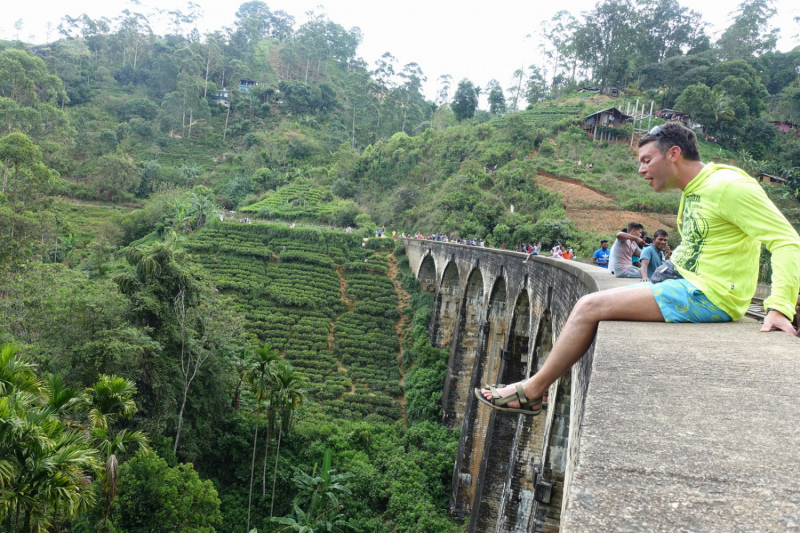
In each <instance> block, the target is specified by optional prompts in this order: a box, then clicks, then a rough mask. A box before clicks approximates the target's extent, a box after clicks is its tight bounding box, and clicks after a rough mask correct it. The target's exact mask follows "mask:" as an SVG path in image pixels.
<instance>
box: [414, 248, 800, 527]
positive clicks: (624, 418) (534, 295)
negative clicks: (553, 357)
mask: <svg viewBox="0 0 800 533" xmlns="http://www.w3.org/2000/svg"><path fill="white" fill-rule="evenodd" d="M404 244H405V249H406V255H407V257H408V261H409V265H410V267H411V269H412V271H413V272H414V273H415V275H416V277H417V279H418V281H419V285H420V288H421V289H422V290H424V291H429V292H432V293H433V294H434V309H433V314H432V317H431V324H430V337H431V340H432V342H433V343H434V345H436V346H438V347H441V348H449V350H450V356H449V362H448V371H447V377H446V382H445V384H444V393H443V398H442V411H443V422H444V424H446V425H447V426H448V427H450V428H451V429H457V428H460V430H461V434H460V435H461V437H460V442H459V449H458V456H457V459H456V463H455V466H454V470H453V481H452V491H451V499H450V511H451V515H452V516H453V517H454V518H455V519H457V520H463V521H468V523H469V526H468V527H469V531H470V532H496V533H505V532H508V533H511V532H557V531H591V532H596V531H681V529H680V528H679V527H676V526H680V525H684V526H686V527H687V528H688V529H684V530H686V531H694V530H697V531H723V530H725V531H727V530H729V531H738V530H739V529H735V528H733V527H731V528H727V527H721V526H720V524H724V523H726V522H725V521H726V520H727V521H728V522H729V523H731V524H740V523H743V524H750V525H753V524H754V522H753V520H754V517H753V516H751V514H752V513H748V511H747V509H751V510H752V507H748V506H749V505H752V502H750V503H748V504H747V505H742V502H745V501H747V496H745V494H744V493H743V488H742V486H741V485H740V483H739V482H740V481H741V480H742V479H743V476H744V475H745V474H747V473H750V474H753V475H756V474H757V473H759V474H760V475H759V476H758V477H756V478H755V481H754V483H755V485H757V486H754V487H752V492H753V493H754V494H757V495H758V496H759V497H762V498H766V499H768V500H769V499H770V498H771V497H773V498H775V499H777V500H780V501H781V504H780V505H776V506H775V503H774V500H770V501H771V502H772V505H774V506H775V508H774V509H772V512H771V516H770V518H769V527H765V526H764V525H763V523H762V521H763V520H764V519H765V517H764V516H763V515H762V516H760V517H759V519H758V522H757V523H759V524H761V525H753V527H754V528H755V529H741V530H742V531H745V530H753V531H772V530H775V531H783V530H784V529H781V527H783V526H782V525H781V524H784V523H785V524H790V523H795V524H800V482H798V481H796V480H797V479H800V473H797V474H798V476H797V477H794V478H793V479H790V477H785V476H784V477H782V478H781V479H782V481H781V482H777V483H776V482H775V480H772V479H771V477H770V476H766V477H767V478H770V479H769V480H767V479H765V476H764V475H763V471H759V467H758V466H757V465H759V464H761V463H762V462H763V461H764V460H767V457H766V456H762V460H761V461H759V460H754V461H752V462H746V461H744V460H743V459H742V458H744V457H745V456H748V457H750V456H752V453H753V452H754V451H755V450H760V451H762V452H764V453H773V452H774V453H777V455H774V456H772V457H771V460H772V461H775V460H777V457H780V458H783V459H784V460H786V461H787V462H792V460H791V457H794V461H793V462H794V467H793V470H795V471H800V466H799V465H798V464H797V461H796V459H797V457H798V456H800V430H797V429H796V428H800V408H798V407H797V405H799V404H800V402H794V404H793V405H791V406H789V405H786V404H785V402H784V403H782V404H781V405H778V406H773V407H774V408H773V409H772V410H767V411H768V412H769V413H770V415H771V416H774V417H776V418H777V417H783V421H782V425H783V424H791V423H794V428H795V429H793V430H791V431H788V436H787V434H786V431H778V434H779V436H783V437H784V438H785V439H788V440H784V441H781V440H780V439H777V440H774V439H772V440H771V439H770V437H768V435H769V434H770V432H766V433H764V432H761V433H758V432H755V433H754V432H753V431H752V429H753V427H752V423H753V420H752V417H750V416H747V415H746V414H745V413H746V410H742V409H738V408H737V407H736V405H737V404H741V402H742V394H747V392H748V391H749V392H751V393H752V394H753V401H754V402H755V398H759V397H761V395H763V394H764V393H765V392H764V389H765V387H766V385H765V384H766V383H772V384H775V383H774V382H773V381H772V380H775V379H777V378H776V375H779V374H781V372H779V369H780V368H781V366H782V365H783V364H786V365H789V366H791V367H792V368H793V371H792V372H790V373H788V374H786V373H784V374H783V375H782V377H781V378H780V379H778V381H779V382H780V385H781V386H783V387H788V388H793V389H794V393H795V397H796V395H797V394H798V393H800V340H796V339H793V338H792V337H790V336H788V335H785V334H777V333H774V334H769V336H768V337H769V340H770V344H769V345H768V346H767V347H766V348H765V346H764V342H763V339H764V337H760V336H759V334H758V333H757V330H758V327H757V325H756V324H754V323H749V322H747V321H740V322H738V323H735V324H725V325H703V324H697V325H695V324H682V325H668V324H638V323H630V322H627V323H623V322H604V323H602V324H601V325H600V328H599V330H598V336H597V339H596V341H595V343H593V345H592V347H590V349H589V352H587V354H586V356H585V357H583V358H582V359H581V361H580V362H578V363H577V364H575V365H574V366H573V367H572V369H571V370H570V371H568V372H567V373H565V374H564V375H563V376H561V378H560V379H559V380H558V381H557V382H556V383H554V384H553V386H552V387H551V389H550V393H549V408H548V409H547V411H545V412H544V413H543V414H542V415H540V416H537V417H526V416H522V415H508V414H503V413H497V412H495V411H493V410H491V409H488V408H487V407H485V406H482V405H480V403H479V402H477V401H476V400H475V399H474V397H473V395H472V390H473V388H474V387H477V386H483V385H485V384H493V383H513V382H516V381H520V380H522V379H525V378H526V377H528V376H530V375H532V373H533V372H535V371H536V370H537V369H539V368H540V367H541V365H542V364H543V363H544V361H545V360H546V359H547V357H548V354H549V353H550V349H551V347H552V345H553V343H554V341H555V339H556V338H557V337H558V335H559V333H560V331H561V329H562V327H563V325H564V323H565V321H566V319H567V317H568V315H569V313H570V311H571V310H572V307H573V306H574V304H575V303H576V302H577V300H578V299H579V298H580V297H581V296H583V295H586V294H589V293H591V292H594V291H597V290H604V289H608V288H613V287H617V286H624V285H627V284H631V283H635V281H632V280H618V279H615V278H614V277H613V276H611V275H610V274H609V273H608V272H607V271H606V270H603V269H600V268H598V267H594V266H591V265H586V264H582V263H578V262H574V261H564V260H560V259H551V258H546V257H533V258H531V260H530V261H528V262H527V263H525V262H523V259H524V255H523V254H519V253H516V252H510V251H505V250H494V249H486V248H478V247H471V246H462V245H457V244H452V243H438V242H432V241H426V240H416V239H405V240H404ZM681 338H683V339H685V340H686V342H685V344H686V345H687V346H689V345H691V344H692V343H694V344H695V347H696V345H698V344H699V348H698V349H695V350H683V351H679V350H673V349H670V345H671V344H672V342H673V341H675V340H678V339H681ZM689 339H693V340H692V341H691V343H690V342H689ZM715 350H716V352H715ZM720 350H721V351H722V352H723V353H724V354H726V357H728V359H727V360H726V359H725V358H724V357H723V358H720V357H718V355H716V354H718V353H719V351H720ZM755 350H758V351H759V352H760V353H762V354H764V353H765V352H766V353H768V354H770V355H769V356H770V359H769V361H770V363H769V364H767V365H766V366H767V367H769V368H773V369H774V371H775V373H774V374H770V373H769V371H768V370H766V372H767V373H766V374H765V368H764V366H763V364H760V363H757V362H756V361H754V359H753V357H752V352H753V351H755ZM793 352H794V353H793ZM788 354H792V355H791V356H790V355H788ZM645 356H647V357H645ZM698 361H699V363H698ZM681 364H686V365H688V369H689V371H694V374H692V372H689V375H687V370H686V367H682V366H681ZM731 364H732V365H733V367H734V369H733V370H732V369H731V366H730V365H731ZM737 365H738V367H737ZM715 371H718V372H721V374H719V375H714V377H711V378H709V376H711V375H713V373H714V372H715ZM593 373H594V376H593V377H592V374H593ZM709 373H711V374H709ZM695 374H696V375H695ZM754 376H755V377H754ZM759 376H760V378H759ZM767 376H768V377H767ZM590 377H592V380H591V386H590ZM687 377H688V378H689V379H688V381H687ZM704 378H705V379H704ZM671 382H674V383H676V384H679V386H676V387H675V388H674V390H673V389H671V388H670V387H668V386H667V384H669V383H671ZM736 384H738V386H739V387H740V388H739V389H736V388H732V386H734V385H736ZM734 391H735V392H734ZM784 392H785V391H784ZM778 396H780V393H779V394H778ZM687 398H688V399H689V400H688V401H687ZM784 399H785V398H784ZM659 401H663V402H664V405H660V404H659ZM709 402H711V403H709ZM715 402H716V403H715ZM687 403H689V404H691V406H692V409H694V410H695V411H696V412H695V411H692V409H688V408H687V407H686V406H687ZM692 412H694V414H691V413H692ZM715 414H716V415H717V416H718V418H716V419H715V418H714V415H715ZM687 417H688V419H687ZM719 418H726V419H727V423H725V424H722V425H721V426H718V425H717V424H716V422H715V421H716V420H718V419H719ZM788 427H789V426H788V425H787V426H786V427H784V430H785V429H787V428H788ZM745 430H746V431H745ZM793 431H794V433H793ZM743 432H744V433H746V434H748V435H749V436H750V437H751V438H750V439H749V440H746V441H742V439H741V435H742V434H743ZM659 435H661V437H659ZM692 436H694V437H692ZM772 436H773V437H774V436H775V435H772ZM696 439H698V440H696ZM734 443H735V444H734ZM713 444H716V445H718V446H719V447H718V448H717V449H716V455H715V454H714V453H712V454H710V455H709V456H708V461H702V460H700V459H699V458H700V457H702V456H703V455H704V454H708V446H710V445H713ZM787 444H789V445H791V446H794V454H792V452H787V449H786V445H787ZM773 448H775V450H773ZM731 449H735V450H737V453H739V454H740V455H739V456H737V458H734V459H731V458H730V457H729V456H728V455H727V454H726V453H725V450H731ZM778 449H779V450H781V451H780V453H778ZM768 450H769V452H768ZM685 454H689V456H688V457H687V456H686V455H685ZM686 461H688V462H689V463H691V464H695V466H697V465H698V464H702V466H701V467H696V468H693V467H687V463H686ZM762 466H763V465H762ZM704 469H708V471H709V472H708V473H707V472H706V471H705V470H704ZM710 472H713V474H711V473H710ZM706 476H712V477H714V476H716V477H717V478H718V479H717V480H716V481H714V482H712V481H699V482H698V480H706ZM726 476H727V477H726ZM729 485H732V486H736V487H737V488H736V490H734V489H733V488H730V487H729ZM767 485H769V490H766V489H765V487H766V486H767ZM782 490H783V491H788V492H789V493H791V494H792V495H791V497H789V496H787V493H786V492H784V493H783V496H784V498H783V499H782V500H781V491H782ZM765 491H766V492H765ZM744 492H747V491H746V490H745V491H744ZM720 494H725V495H726V496H719V495H720ZM687 501H688V503H687ZM692 502H694V504H692ZM742 509H744V510H742ZM709 510H711V511H713V512H711V513H710V512H708V511H709ZM726 513H727V514H726ZM781 513H784V514H781ZM723 514H725V516H726V518H725V519H720V520H719V521H717V520H715V519H714V516H716V515H720V516H721V515H723ZM773 515H774V516H773ZM795 516H796V519H795V518H792V517H795ZM786 517H788V518H786ZM782 520H783V522H782ZM626 524H627V525H626ZM692 528H694V529H692Z"/></svg>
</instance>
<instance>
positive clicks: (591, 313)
mask: <svg viewBox="0 0 800 533" xmlns="http://www.w3.org/2000/svg"><path fill="white" fill-rule="evenodd" d="M607 305H608V295H607V294H605V293H603V292H595V293H592V294H587V295H586V296H582V297H581V298H580V299H579V300H578V301H577V303H576V304H575V307H574V308H573V309H572V318H573V319H576V320H581V321H600V320H602V315H603V311H602V310H603V309H604V308H605V307H607Z"/></svg>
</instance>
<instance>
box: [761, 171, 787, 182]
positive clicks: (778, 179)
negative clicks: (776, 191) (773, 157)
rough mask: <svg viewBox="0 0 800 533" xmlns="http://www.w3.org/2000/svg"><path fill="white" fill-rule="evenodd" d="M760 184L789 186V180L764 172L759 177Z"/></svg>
mask: <svg viewBox="0 0 800 533" xmlns="http://www.w3.org/2000/svg"><path fill="white" fill-rule="evenodd" d="M758 182H759V183H769V184H770V185H788V184H789V180H788V179H786V178H782V177H780V176H774V175H772V174H766V173H764V172H762V173H761V174H759V175H758Z"/></svg>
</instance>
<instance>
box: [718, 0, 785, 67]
mask: <svg viewBox="0 0 800 533" xmlns="http://www.w3.org/2000/svg"><path fill="white" fill-rule="evenodd" d="M773 4H774V2H773V0H744V1H743V2H742V3H741V4H739V5H738V6H737V8H736V11H734V12H732V13H731V17H732V18H733V23H732V24H731V25H730V26H728V28H727V29H726V30H725V31H724V32H723V34H722V35H721V36H720V38H719V40H718V41H717V47H718V48H719V54H720V56H721V57H722V58H723V59H727V60H729V61H731V60H735V59H743V60H749V59H753V57H755V56H758V55H761V54H763V53H764V52H769V51H770V50H773V49H774V48H775V46H776V44H777V42H778V29H777V28H773V27H771V25H770V20H772V18H773V17H774V16H775V14H776V13H777V10H776V9H775V7H774V6H773Z"/></svg>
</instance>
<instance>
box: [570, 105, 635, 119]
mask: <svg viewBox="0 0 800 533" xmlns="http://www.w3.org/2000/svg"><path fill="white" fill-rule="evenodd" d="M606 111H616V112H617V113H619V114H620V115H622V119H623V120H624V119H628V118H633V117H631V116H630V115H626V114H625V113H623V112H622V111H620V110H619V109H617V108H616V107H609V108H607V109H601V110H600V111H595V112H594V113H591V114H589V115H586V116H585V117H581V119H587V118H589V117H593V116H595V115H599V114H601V113H605V112H606Z"/></svg>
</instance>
